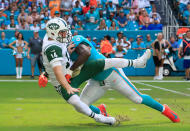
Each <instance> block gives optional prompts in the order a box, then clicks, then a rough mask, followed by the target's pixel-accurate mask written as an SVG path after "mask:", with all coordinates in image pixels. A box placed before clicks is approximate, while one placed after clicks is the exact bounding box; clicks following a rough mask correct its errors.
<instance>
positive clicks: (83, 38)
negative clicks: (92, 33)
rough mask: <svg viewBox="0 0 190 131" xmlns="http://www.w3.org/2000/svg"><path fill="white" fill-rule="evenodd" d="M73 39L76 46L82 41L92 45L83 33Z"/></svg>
mask: <svg viewBox="0 0 190 131" xmlns="http://www.w3.org/2000/svg"><path fill="white" fill-rule="evenodd" d="M72 41H73V44H75V45H76V46H78V45H79V44H81V43H83V44H85V45H88V46H89V45H90V46H91V43H90V42H89V41H88V40H87V39H86V38H85V37H84V36H81V35H76V36H74V37H73V39H72Z"/></svg>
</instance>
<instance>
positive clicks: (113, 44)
mask: <svg viewBox="0 0 190 131" xmlns="http://www.w3.org/2000/svg"><path fill="white" fill-rule="evenodd" d="M110 43H111V45H112V46H113V47H114V46H116V40H115V38H114V37H111V40H110Z"/></svg>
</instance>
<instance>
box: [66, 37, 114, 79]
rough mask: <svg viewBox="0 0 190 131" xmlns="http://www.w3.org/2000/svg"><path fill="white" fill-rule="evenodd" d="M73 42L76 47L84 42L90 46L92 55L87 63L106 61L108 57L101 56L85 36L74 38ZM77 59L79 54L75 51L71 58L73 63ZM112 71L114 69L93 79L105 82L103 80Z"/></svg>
mask: <svg viewBox="0 0 190 131" xmlns="http://www.w3.org/2000/svg"><path fill="white" fill-rule="evenodd" d="M72 42H73V44H75V47H77V46H78V45H79V44H80V43H82V42H85V44H87V45H88V46H90V47H91V55H90V57H89V58H88V60H87V61H86V63H87V62H89V61H91V60H98V59H106V57H105V56H103V55H102V54H100V53H99V52H98V51H97V50H96V48H94V46H93V45H92V43H91V42H89V41H88V40H87V39H86V38H84V37H83V36H81V35H76V36H74V37H73V39H72ZM77 57H78V54H77V53H76V52H75V51H74V52H73V53H72V54H71V57H70V58H71V60H72V61H75V60H76V59H77ZM84 64H85V63H84ZM112 70H113V69H112V68H111V69H108V70H105V71H103V72H100V73H98V74H97V75H96V76H95V77H93V79H95V80H98V81H103V80H105V79H106V78H107V77H108V76H109V75H110V74H111V72H112Z"/></svg>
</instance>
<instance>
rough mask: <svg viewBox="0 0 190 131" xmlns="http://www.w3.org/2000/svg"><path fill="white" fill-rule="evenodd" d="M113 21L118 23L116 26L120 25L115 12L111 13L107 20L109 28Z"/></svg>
mask: <svg viewBox="0 0 190 131" xmlns="http://www.w3.org/2000/svg"><path fill="white" fill-rule="evenodd" d="M112 21H114V22H115V23H116V26H118V22H117V20H116V19H115V18H114V13H110V16H109V19H108V20H106V25H107V26H108V28H109V27H110V26H111V24H112Z"/></svg>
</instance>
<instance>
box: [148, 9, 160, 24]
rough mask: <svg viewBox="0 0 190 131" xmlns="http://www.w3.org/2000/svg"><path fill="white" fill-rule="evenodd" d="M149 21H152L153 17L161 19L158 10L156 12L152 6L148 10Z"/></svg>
mask: <svg viewBox="0 0 190 131" xmlns="http://www.w3.org/2000/svg"><path fill="white" fill-rule="evenodd" d="M149 16H150V22H151V23H152V22H153V20H154V19H158V20H159V22H160V21H161V16H160V14H159V13H158V12H156V7H154V8H152V12H150V15H149Z"/></svg>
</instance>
